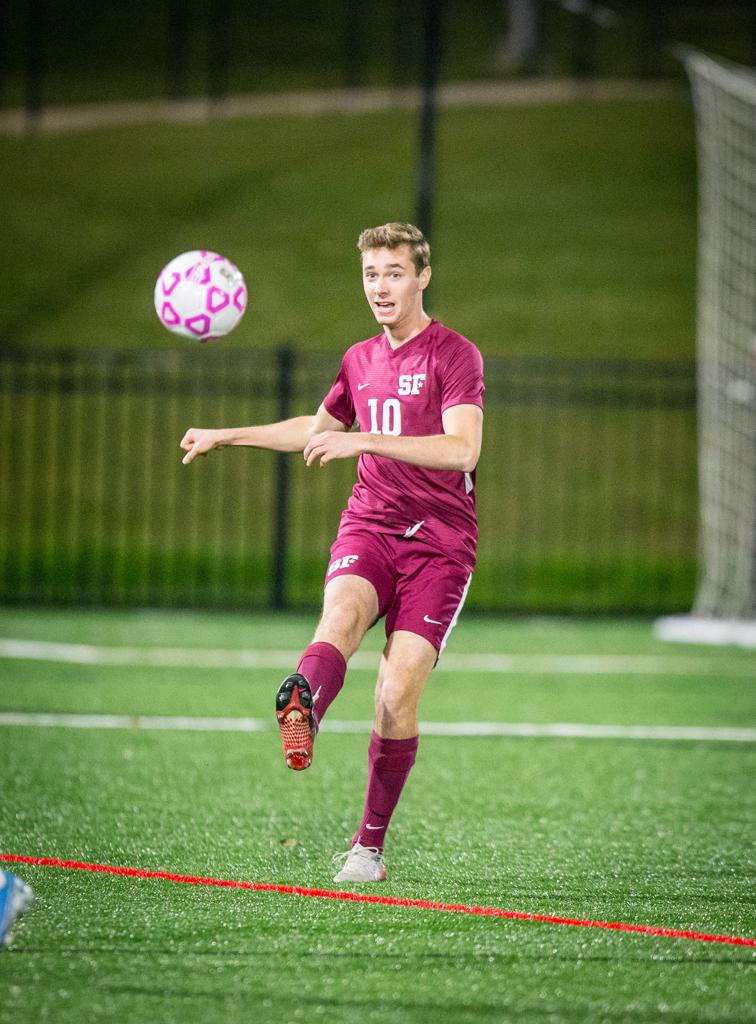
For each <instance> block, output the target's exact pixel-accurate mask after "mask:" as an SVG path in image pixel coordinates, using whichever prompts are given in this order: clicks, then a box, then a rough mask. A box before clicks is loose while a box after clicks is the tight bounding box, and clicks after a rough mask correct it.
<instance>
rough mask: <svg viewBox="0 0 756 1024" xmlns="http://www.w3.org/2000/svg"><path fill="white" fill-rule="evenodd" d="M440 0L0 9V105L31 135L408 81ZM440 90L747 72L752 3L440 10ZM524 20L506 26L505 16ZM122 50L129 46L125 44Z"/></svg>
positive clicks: (46, 1)
mask: <svg viewBox="0 0 756 1024" xmlns="http://www.w3.org/2000/svg"><path fill="white" fill-rule="evenodd" d="M433 5H440V0H383V2H382V3H377V4H371V5H359V4H355V3H354V2H353V0H306V2H302V0H279V2H278V3H276V4H267V5H264V6H262V5H255V4H244V3H238V2H235V0H225V2H223V3H221V2H220V0H197V2H194V3H186V2H182V0H158V2H155V0H132V2H131V3H130V4H103V3H101V2H99V0H78V2H77V3H76V4H71V3H65V2H63V0H16V2H15V3H10V4H3V5H0V106H3V107H23V108H24V109H25V110H26V113H27V115H28V118H29V122H30V127H33V124H34V121H35V119H36V118H37V117H38V116H39V114H40V112H41V111H42V110H43V109H44V108H46V107H48V106H54V105H57V104H61V103H81V102H101V101H107V100H118V101H125V100H143V99H147V98H157V97H161V96H162V97H169V98H172V99H186V98H189V97H198V96H205V97H206V98H207V99H208V100H209V101H210V103H211V105H212V104H215V103H217V102H218V101H221V100H222V99H223V98H224V97H226V96H227V95H229V94H233V93H235V92H236V93H238V92H250V91H251V92H257V91H264V92H265V91H267V92H269V91H278V90H281V89H313V88H322V87H347V88H351V87H354V86H363V85H375V84H383V85H394V86H402V85H406V84H408V83H415V82H416V81H417V78H418V75H417V72H418V69H419V67H420V62H421V54H422V50H423V33H424V31H425V28H424V26H426V25H427V24H428V17H427V12H428V8H429V7H431V6H433ZM443 9H444V10H443V33H442V35H443V39H444V41H445V42H444V44H443V46H442V51H443V63H442V67H441V69H440V73H441V77H442V80H460V79H465V78H481V77H488V78H490V77H495V76H497V75H505V76H506V75H509V74H518V73H521V74H545V75H572V76H574V77H575V78H576V79H579V80H586V79H590V78H591V77H592V76H594V75H595V76H601V75H621V76H625V77H630V76H639V77H653V76H656V75H660V74H662V75H670V74H678V75H680V76H682V71H681V69H680V67H679V64H678V62H676V61H675V60H674V59H673V57H672V56H671V54H670V47H671V44H674V43H679V42H683V43H686V44H688V45H692V46H696V47H698V48H702V49H707V50H710V51H713V52H716V53H718V54H720V55H721V56H724V57H729V58H731V59H734V60H739V61H741V62H745V63H748V62H749V61H750V60H751V59H752V57H753V46H754V38H756V34H755V32H754V29H755V28H756V22H754V19H753V5H752V3H751V0H717V2H716V3H711V2H710V0H612V2H611V3H599V2H593V0H520V3H519V4H513V3H512V2H511V0H510V2H509V3H507V2H505V0H444V3H443ZM518 9H519V10H521V11H523V12H524V17H523V16H522V15H520V16H518V14H517V10H518ZM125 40H128V42H129V45H126V46H125V45H124V41H125Z"/></svg>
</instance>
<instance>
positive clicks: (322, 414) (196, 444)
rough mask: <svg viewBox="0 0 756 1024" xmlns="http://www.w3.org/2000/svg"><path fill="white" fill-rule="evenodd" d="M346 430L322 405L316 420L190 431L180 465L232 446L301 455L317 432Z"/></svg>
mask: <svg viewBox="0 0 756 1024" xmlns="http://www.w3.org/2000/svg"><path fill="white" fill-rule="evenodd" d="M345 429H346V428H345V427H344V424H343V423H340V422H339V420H337V419H334V417H333V416H331V415H330V414H329V413H327V412H326V410H325V408H324V407H323V406H322V405H321V407H320V408H319V409H318V411H317V413H316V414H315V415H314V416H295V417H294V418H293V419H290V420H281V421H280V422H278V423H265V424H261V425H260V426H253V427H225V428H221V429H218V430H210V429H208V428H202V427H190V428H189V429H188V430H187V432H186V433H185V434H184V436H183V437H182V438H181V442H180V447H181V448H182V449H183V450H184V451H185V452H186V455H185V456H184V458H183V459H182V460H181V461H182V462H183V463H184V465H185V466H187V465H189V463H190V462H193V461H194V459H196V458H197V456H198V455H207V453H208V452H211V451H213V450H214V449H221V448H227V447H228V446H229V445H241V446H245V447H249V448H267V449H268V450H270V451H274V452H301V451H302V449H303V448H304V447H305V445H306V444H307V442H308V441H309V440H310V438H311V437H312V436H313V434H315V433H317V432H318V431H323V430H345Z"/></svg>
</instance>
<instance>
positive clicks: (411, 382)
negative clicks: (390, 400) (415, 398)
mask: <svg viewBox="0 0 756 1024" xmlns="http://www.w3.org/2000/svg"><path fill="white" fill-rule="evenodd" d="M424 384H425V374H424V373H403V374H402V375H401V377H400V378H399V387H398V389H397V392H396V393H397V394H398V395H419V394H420V388H421V387H422V386H423V385H424Z"/></svg>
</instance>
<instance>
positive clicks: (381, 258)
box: [362, 245, 430, 328]
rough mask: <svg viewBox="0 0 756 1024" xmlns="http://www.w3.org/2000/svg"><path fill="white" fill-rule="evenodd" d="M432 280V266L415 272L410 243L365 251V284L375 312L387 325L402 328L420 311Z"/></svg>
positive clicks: (363, 282) (363, 264) (366, 292)
mask: <svg viewBox="0 0 756 1024" xmlns="http://www.w3.org/2000/svg"><path fill="white" fill-rule="evenodd" d="M429 279H430V267H424V268H423V270H422V271H421V272H420V274H417V273H416V272H415V264H414V263H413V262H412V259H411V257H410V252H409V246H406V245H400V246H399V248H398V249H368V250H367V252H364V253H363V254H362V285H363V288H364V289H365V295H366V296H367V300H368V302H369V303H370V308H371V309H372V311H373V315H374V316H375V319H376V320H377V321H378V323H379V324H381V326H383V327H388V328H393V327H398V326H400V325H401V324H403V323H406V322H407V321H411V320H412V319H413V318H414V317H416V316H417V315H418V314H419V313H420V311H421V310H422V307H423V291H424V290H425V288H426V286H427V284H428V281H429Z"/></svg>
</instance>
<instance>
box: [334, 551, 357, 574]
mask: <svg viewBox="0 0 756 1024" xmlns="http://www.w3.org/2000/svg"><path fill="white" fill-rule="evenodd" d="M359 557H360V556H359V555H342V557H341V558H335V559H334V560H333V561H332V562H331V564H330V565H329V566H328V572H327V573H326V576H330V575H331V573H332V572H336V570H337V569H348V568H349V566H350V565H352V563H353V562H356V561H357V559H358V558H359Z"/></svg>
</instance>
